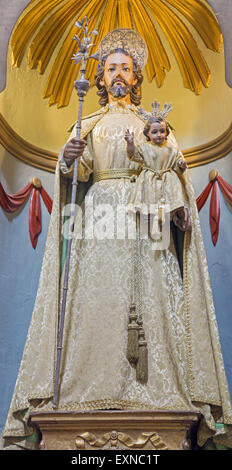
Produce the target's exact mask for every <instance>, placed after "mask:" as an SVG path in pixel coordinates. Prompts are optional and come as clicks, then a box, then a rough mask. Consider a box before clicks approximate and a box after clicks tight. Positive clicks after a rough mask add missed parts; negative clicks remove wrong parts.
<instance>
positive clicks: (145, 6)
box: [11, 0, 222, 107]
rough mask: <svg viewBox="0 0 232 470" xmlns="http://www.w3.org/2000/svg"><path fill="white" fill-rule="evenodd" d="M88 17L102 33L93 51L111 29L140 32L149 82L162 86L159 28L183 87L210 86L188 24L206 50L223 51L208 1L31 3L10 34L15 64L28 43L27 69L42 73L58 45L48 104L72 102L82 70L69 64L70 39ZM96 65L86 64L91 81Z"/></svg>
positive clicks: (165, 67) (166, 65) (165, 63)
mask: <svg viewBox="0 0 232 470" xmlns="http://www.w3.org/2000/svg"><path fill="white" fill-rule="evenodd" d="M85 15H87V16H88V17H89V19H90V24H89V30H92V29H97V30H98V36H97V37H96V46H95V48H94V49H93V52H95V51H96V50H97V47H98V44H99V42H100V41H101V39H102V38H103V37H104V36H105V34H107V33H108V31H110V30H112V29H114V28H117V27H123V28H133V29H135V30H137V31H138V33H139V34H140V35H141V36H142V37H143V38H144V40H145V41H146V43H147V47H148V51H149V56H148V62H147V65H146V71H147V76H148V80H149V81H150V82H151V81H152V80H153V79H154V78H155V79H156V82H157V86H158V87H160V86H161V85H162V83H163V81H164V79H165V76H166V72H167V71H169V70H170V68H171V65H170V62H169V58H168V56H167V52H166V51H165V48H164V45H163V44H162V40H161V39H160V36H159V31H158V30H157V28H158V29H159V30H160V31H162V33H163V34H164V35H165V36H166V38H167V40H168V42H169V44H170V46H171V49H172V51H173V54H174V56H175V58H176V60H177V63H178V66H179V69H180V72H181V75H182V77H183V81H184V86H185V87H186V88H189V89H190V90H192V91H193V92H195V93H196V94H200V92H201V88H202V84H203V85H204V86H205V87H207V86H208V85H209V81H210V70H209V67H208V65H207V63H206V61H205V59H204V57H203V55H202V52H201V51H200V49H199V47H198V45H197V43H196V41H195V39H194V38H193V36H192V34H191V32H190V30H189V29H188V23H190V24H191V26H192V27H194V29H195V30H196V32H197V33H198V34H199V36H200V37H201V39H202V40H203V42H204V43H205V45H206V47H207V48H209V49H211V50H212V51H215V52H220V48H221V44H222V34H221V31H220V28H219V25H218V23H217V20H216V19H215V17H214V15H213V13H212V12H211V10H210V9H209V8H208V7H207V4H206V2H205V1H204V0H85V1H83V0H68V1H67V0H41V1H39V2H37V3H35V0H33V1H31V2H30V3H29V5H28V7H27V8H26V14H25V15H24V16H23V17H22V19H21V21H19V22H18V25H17V27H16V28H15V30H14V32H13V34H12V38H11V46H12V63H13V65H14V66H16V67H19V66H20V63H21V61H22V58H23V55H24V53H25V51H26V48H27V47H28V45H29V50H28V62H29V67H30V68H36V67H37V70H38V72H39V73H43V72H44V71H45V69H46V68H47V67H48V65H49V62H50V61H51V59H52V56H53V53H54V50H55V48H56V46H57V45H59V47H60V49H59V52H58V53H57V56H56V57H55V60H53V61H52V62H53V65H52V66H51V70H50V74H49V77H48V80H47V83H46V87H45V90H44V95H43V97H44V98H49V104H50V105H51V104H54V103H56V104H57V106H58V107H62V106H66V105H67V104H68V102H69V99H70V96H71V93H72V89H73V82H74V80H75V79H76V76H77V73H78V67H79V64H78V65H74V63H73V61H71V57H72V55H73V54H74V53H76V52H77V43H76V41H73V40H72V39H73V37H74V34H80V32H78V31H77V28H76V27H75V26H74V23H75V21H76V20H77V19H80V18H81V17H83V16H85ZM96 66H97V64H96V61H94V60H90V61H89V62H88V65H87V78H88V79H89V80H90V81H91V82H92V83H93V79H94V74H95V72H96Z"/></svg>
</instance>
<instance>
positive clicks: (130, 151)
mask: <svg viewBox="0 0 232 470" xmlns="http://www.w3.org/2000/svg"><path fill="white" fill-rule="evenodd" d="M125 141H126V143H127V146H126V147H127V148H126V149H127V155H128V157H129V158H132V157H133V156H134V153H135V144H134V132H131V133H130V131H129V129H127V130H126V133H125Z"/></svg>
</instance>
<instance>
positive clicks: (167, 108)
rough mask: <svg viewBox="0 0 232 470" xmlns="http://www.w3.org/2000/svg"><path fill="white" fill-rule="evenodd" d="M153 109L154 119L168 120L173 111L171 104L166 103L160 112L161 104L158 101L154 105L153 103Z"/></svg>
mask: <svg viewBox="0 0 232 470" xmlns="http://www.w3.org/2000/svg"><path fill="white" fill-rule="evenodd" d="M151 107H152V109H153V111H152V112H151V115H152V117H155V118H156V117H161V118H163V119H166V117H167V115H168V113H170V111H171V110H172V109H173V107H172V104H171V103H165V105H164V107H163V109H162V110H161V111H160V103H158V101H156V100H155V102H154V103H151Z"/></svg>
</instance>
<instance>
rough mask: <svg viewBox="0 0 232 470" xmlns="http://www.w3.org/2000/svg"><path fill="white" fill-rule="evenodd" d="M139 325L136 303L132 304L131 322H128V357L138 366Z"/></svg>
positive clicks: (133, 365)
mask: <svg viewBox="0 0 232 470" xmlns="http://www.w3.org/2000/svg"><path fill="white" fill-rule="evenodd" d="M138 345H139V325H138V323H137V314H136V311H135V304H132V305H131V306H130V313H129V323H128V344H127V355H126V357H127V359H128V361H129V362H130V364H131V366H132V367H135V366H136V363H137V361H138V357H139V346H138Z"/></svg>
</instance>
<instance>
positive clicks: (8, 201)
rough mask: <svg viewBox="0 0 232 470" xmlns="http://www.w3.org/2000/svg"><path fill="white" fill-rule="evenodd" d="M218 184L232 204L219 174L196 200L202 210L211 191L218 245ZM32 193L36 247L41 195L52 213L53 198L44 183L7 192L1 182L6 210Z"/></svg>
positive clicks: (13, 208) (32, 232)
mask: <svg viewBox="0 0 232 470" xmlns="http://www.w3.org/2000/svg"><path fill="white" fill-rule="evenodd" d="M218 186H219V187H220V189H221V192H222V193H223V195H224V196H225V198H226V200H227V201H228V202H229V204H230V205H231V206H232V186H230V185H229V183H227V182H226V181H225V180H224V179H223V178H222V177H221V176H220V175H218V174H217V176H215V178H214V179H213V180H212V181H210V182H209V183H208V184H207V186H206V187H205V189H204V190H203V191H202V193H201V194H200V195H199V196H198V198H197V200H196V203H197V208H198V211H199V212H200V210H201V209H202V207H203V206H204V205H205V203H206V201H207V199H208V197H209V194H210V193H211V199H210V211H209V223H210V230H211V237H212V241H213V244H214V245H216V243H217V240H218V235H219V222H220V199H219V190H218ZM30 193H31V199H30V206H29V234H30V239H31V243H32V246H33V248H36V245H37V241H38V236H39V234H40V232H41V229H42V223H41V205H40V196H41V197H42V199H43V201H44V204H45V206H46V207H47V210H48V212H49V214H51V211H52V199H51V198H50V196H49V195H48V193H47V192H46V191H45V189H44V188H43V186H42V185H41V187H37V186H35V185H34V184H33V183H28V184H27V185H26V186H25V188H23V189H21V190H20V191H18V192H17V193H15V194H7V193H6V192H5V190H4V188H3V186H2V184H1V183H0V206H1V207H2V208H3V210H4V211H6V212H15V211H17V210H18V209H19V208H20V207H21V206H22V205H23V204H24V202H25V201H26V199H27V198H28V196H29V194H30Z"/></svg>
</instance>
